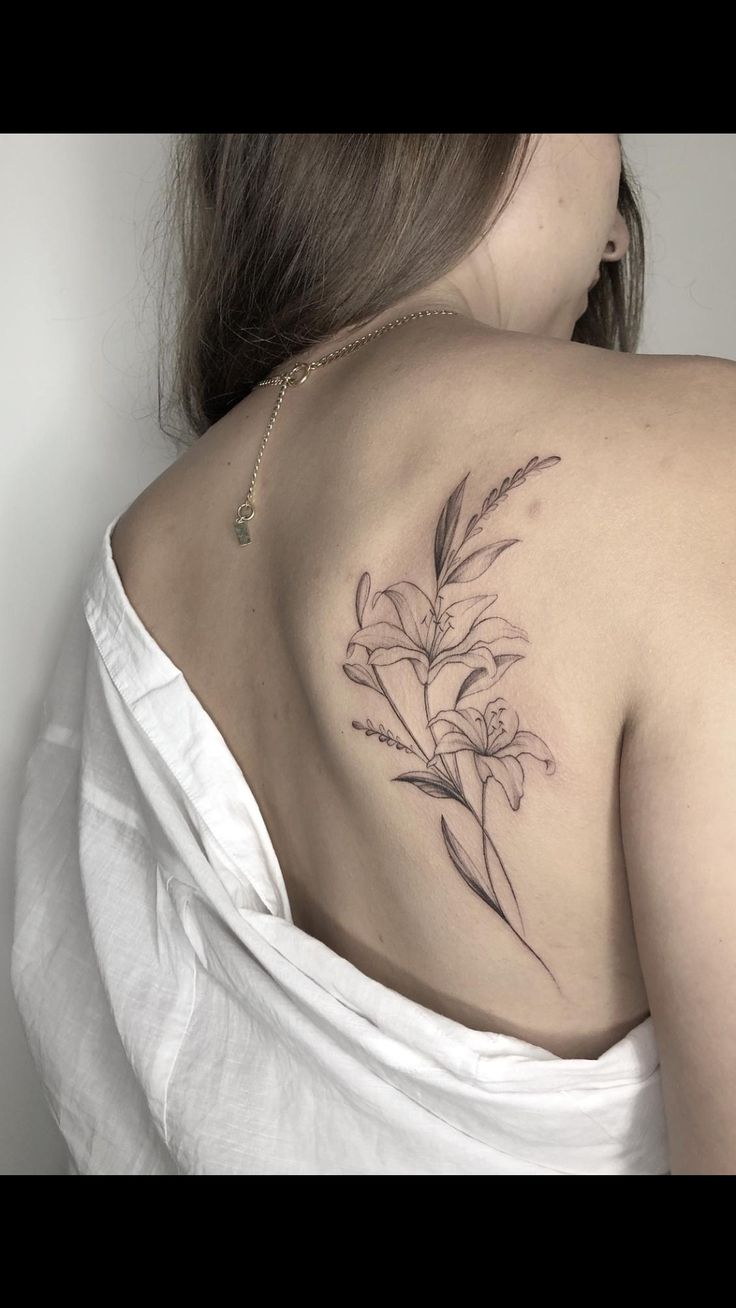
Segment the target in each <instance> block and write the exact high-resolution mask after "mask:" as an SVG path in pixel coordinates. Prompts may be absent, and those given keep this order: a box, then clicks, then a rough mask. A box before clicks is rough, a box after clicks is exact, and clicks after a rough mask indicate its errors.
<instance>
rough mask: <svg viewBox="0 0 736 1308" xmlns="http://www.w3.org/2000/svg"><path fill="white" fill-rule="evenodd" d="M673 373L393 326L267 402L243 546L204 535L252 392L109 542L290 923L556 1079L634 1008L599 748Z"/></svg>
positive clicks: (646, 364)
mask: <svg viewBox="0 0 736 1308" xmlns="http://www.w3.org/2000/svg"><path fill="white" fill-rule="evenodd" d="M321 353H322V352H321V351H319V350H316V351H314V356H315V357H319V355H320V354H321ZM688 362H694V361H686V360H683V361H680V360H678V359H677V358H676V357H664V358H657V357H649V356H643V357H632V356H625V355H619V354H614V353H612V352H609V351H604V350H597V349H592V348H589V347H587V346H578V345H574V344H571V343H569V342H560V341H553V340H545V339H542V338H535V337H528V336H526V335H521V334H516V333H505V332H495V331H490V330H485V329H482V328H479V327H477V326H475V325H473V324H469V323H466V322H464V321H461V320H459V319H454V320H444V319H433V320H427V321H426V322H424V323H422V324H417V323H414V324H411V325H409V326H406V327H402V328H400V329H399V330H397V331H392V332H389V333H386V334H384V335H383V336H382V337H380V338H378V339H376V340H374V341H372V342H369V343H368V344H367V345H366V346H364V347H362V348H361V349H360V350H358V351H356V352H355V353H354V354H353V355H352V356H349V357H347V358H343V359H340V360H338V361H336V362H334V363H331V364H330V365H328V366H327V367H325V368H324V369H320V370H319V371H318V372H317V374H315V375H314V376H313V377H310V378H309V379H308V381H307V382H306V384H305V385H304V386H301V387H298V388H294V389H292V390H289V391H288V392H287V394H286V396H285V398H284V401H283V404H282V406H281V409H280V411H279V414H278V416H277V419H276V423H275V425H274V428H273V431H272V434H271V436H270V439H269V442H268V445H267V447H266V450H265V454H264V457H263V461H262V464H261V469H260V472H259V477H258V482H257V488H256V498H255V504H256V513H255V517H254V519H253V520H252V522H251V524H250V525H251V528H252V541H251V543H250V544H249V545H246V546H242V547H241V546H239V545H238V544H237V542H236V540H235V536H234V533H233V515H234V510H235V507H236V505H237V504H238V502H239V501H240V500H241V499H242V498H243V495H244V492H245V490H246V489H247V486H248V483H249V481H250V475H251V471H252V467H253V463H254V460H255V457H256V454H257V451H258V447H259V444H260V441H261V438H262V435H263V433H264V431H265V429H266V426H267V423H268V420H269V417H270V415H271V412H272V409H273V405H274V403H275V400H276V397H277V394H278V392H277V391H276V389H275V388H261V389H257V390H255V391H254V392H253V393H252V394H251V395H250V396H249V397H248V398H247V399H246V400H245V401H244V402H243V403H242V404H240V405H238V407H237V408H236V409H235V410H234V411H233V412H231V413H230V414H228V416H227V417H226V418H225V419H224V420H222V421H221V422H220V423H218V424H216V426H215V427H213V428H212V429H210V431H209V432H208V433H207V434H206V436H205V437H203V438H202V439H201V441H199V442H198V443H197V444H196V445H195V446H194V447H193V448H192V449H191V450H190V451H188V452H187V453H186V454H185V455H184V456H182V457H181V458H180V459H179V460H177V462H176V463H175V464H174V465H172V467H171V468H170V469H168V470H167V471H166V472H165V473H164V474H162V476H161V477H159V478H158V479H157V481H155V482H154V483H153V484H152V485H151V486H150V487H148V488H147V490H146V491H144V493H143V494H142V495H141V496H140V497H139V498H138V500H136V501H135V503H134V504H133V505H132V506H131V508H130V509H129V510H128V511H127V512H126V513H125V514H124V515H123V517H122V518H121V520H120V523H119V525H118V527H117V529H116V531H115V533H114V536H113V542H112V543H113V550H114V556H115V559H116V563H117V566H118V568H119V570H120V574H121V577H122V579H123V582H124V585H125V588H126V591H127V593H128V595H129V597H130V600H131V602H132V604H133V605H134V607H135V608H136V610H137V611H138V613H139V615H140V616H141V619H142V621H143V622H144V623H145V625H146V626H147V627H148V629H149V630H150V631H151V633H152V635H153V636H154V638H155V639H156V640H157V641H158V643H159V644H160V645H161V647H162V648H163V649H164V650H165V651H166V652H167V654H168V655H169V656H170V657H171V658H172V659H173V661H174V662H175V663H176V664H177V666H178V667H179V668H181V670H182V671H183V673H184V675H185V677H186V680H187V682H188V683H189V685H190V687H191V688H192V690H193V692H194V694H195V695H196V696H197V697H198V699H200V700H201V702H202V704H203V705H204V707H205V708H206V710H207V711H208V712H209V714H210V715H211V716H212V718H213V719H214V721H215V722H216V724H217V726H218V727H219V729H220V731H221V733H222V735H223V737H224V739H225V741H226V743H227V745H228V747H229V748H230V750H231V751H232V753H233V755H234V757H235V758H236V760H237V761H238V763H239V765H240V767H241V769H242V771H243V773H244V775H245V777H246V779H247V781H248V783H249V785H250V786H251V789H252V790H253V793H254V795H255V798H256V800H257V802H258V804H259V806H260V808H261V811H262V813H263V816H264V819H265V821H266V825H267V827H268V830H269V833H270V835H271V838H272V841H273V844H274V848H275V850H276V854H277V856H278V859H279V862H280V865H281V868H282V871H283V875H284V879H285V882H286V886H287V890H288V893H289V898H290V903H291V908H292V913H293V917H294V921H295V923H296V924H297V926H299V927H301V928H302V929H303V930H304V931H306V932H309V933H310V934H311V935H313V936H316V937H317V938H319V939H320V940H322V941H323V942H324V943H326V944H327V945H329V946H330V947H331V948H332V949H334V950H335V951H336V952H337V953H339V954H341V955H343V956H344V957H346V958H347V959H349V960H350V961H351V962H352V963H354V964H355V966H357V967H358V968H360V969H361V970H362V971H364V972H366V973H367V974H369V975H370V976H372V977H374V978H375V979H377V980H379V981H381V982H383V983H384V984H385V985H387V986H390V987H392V988H394V989H395V990H398V991H400V992H402V993H403V994H405V995H408V996H409V997H411V998H412V999H415V1000H417V1001H418V1002H420V1003H422V1004H424V1005H426V1006H427V1007H429V1008H432V1009H435V1010H436V1011H438V1012H441V1013H443V1014H445V1015H446V1016H449V1017H451V1018H454V1019H456V1020H457V1021H460V1022H462V1023H464V1024H465V1025H467V1026H470V1027H473V1028H477V1029H481V1030H490V1031H498V1032H503V1033H507V1034H511V1035H515V1036H519V1037H521V1038H522V1039H525V1040H529V1041H531V1042H532V1043H534V1044H538V1045H541V1046H543V1047H544V1048H547V1049H549V1050H551V1051H552V1052H554V1053H557V1054H559V1055H561V1056H563V1057H583V1058H597V1057H598V1056H599V1055H600V1054H601V1053H602V1052H603V1051H604V1050H606V1049H607V1048H609V1047H610V1046H611V1045H612V1044H613V1043H615V1042H616V1041H617V1040H619V1039H620V1038H622V1037H623V1036H624V1035H625V1034H626V1033H627V1032H628V1031H629V1030H630V1029H631V1028H633V1027H634V1026H636V1025H637V1024H638V1023H639V1022H641V1021H642V1020H643V1019H644V1018H645V1017H646V1016H647V1014H648V1012H649V1002H648V997H647V989H646V986H645V983H644V978H643V975H642V970H641V967H640V962H639V956H638V952H637V945H636V940H635V935H634V926H633V921H632V912H631V904H630V899H629V888H628V884H627V873H626V866H625V862H624V857H623V848H622V836H621V823H620V810H619V786H620V756H621V750H622V744H623V739H624V734H625V729H626V723H627V715H628V713H629V709H630V706H631V704H632V702H634V700H635V698H636V690H637V681H636V679H637V666H638V651H639V646H640V643H641V640H642V637H643V636H644V635H645V633H646V631H647V624H648V623H649V622H653V623H656V622H657V621H658V614H657V608H658V606H666V605H667V602H668V600H667V593H666V586H665V587H664V588H662V587H660V588H659V590H657V584H658V578H659V579H661V575H662V558H663V553H662V551H664V553H665V554H666V548H667V545H666V542H667V538H668V533H669V534H671V533H672V531H673V530H674V529H673V527H672V523H671V521H670V520H669V518H668V517H667V511H665V514H664V516H665V518H666V519H667V521H665V523H664V526H663V528H662V532H660V519H659V514H660V510H661V508H662V506H663V505H664V506H667V505H668V504H669V503H670V500H668V498H667V495H666V493H665V492H663V490H662V487H663V486H664V487H665V490H666V488H667V486H668V484H670V486H671V487H674V488H675V492H674V493H676V494H679V493H680V491H679V489H678V488H680V489H681V479H680V472H679V468H680V461H681V460H682V459H685V460H687V436H686V424H684V425H683V423H682V421H681V419H680V418H679V417H677V414H678V413H680V412H681V408H678V405H680V400H681V399H682V396H683V394H684V393H685V391H686V387H684V386H683V383H682V380H681V373H682V369H683V367H685V366H686V365H687V364H688ZM279 371H281V370H279ZM670 408H671V409H672V412H673V415H674V418H673V421H674V422H675V431H674V434H672V428H671V427H669V428H668V424H667V418H668V411H669V409H670ZM678 423H679V425H678ZM668 431H669V433H670V435H669V437H668V440H663V433H666V432H668ZM673 511H674V510H673ZM662 533H663V534H662ZM660 537H661V539H662V544H661V545H660V543H659V541H660Z"/></svg>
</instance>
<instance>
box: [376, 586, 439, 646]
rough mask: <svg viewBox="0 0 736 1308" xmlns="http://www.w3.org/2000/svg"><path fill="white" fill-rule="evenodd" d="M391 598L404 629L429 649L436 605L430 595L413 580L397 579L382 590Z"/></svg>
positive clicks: (412, 639) (415, 641) (417, 642)
mask: <svg viewBox="0 0 736 1308" xmlns="http://www.w3.org/2000/svg"><path fill="white" fill-rule="evenodd" d="M382 594H384V595H386V596H387V597H388V599H390V600H391V602H392V604H393V606H394V608H395V609H396V612H397V614H398V616H399V621H400V622H401V625H402V627H403V628H404V631H405V632H406V634H407V636H408V637H409V639H410V640H411V641H413V642H414V644H415V645H419V646H420V647H421V648H423V649H426V650H429V642H430V639H431V637H432V635H433V634H434V623H435V617H434V606H433V604H432V601H431V599H430V598H429V596H428V595H425V593H424V591H423V590H422V589H421V588H420V587H419V586H415V585H414V582H413V581H397V582H395V584H394V585H393V586H386V587H385V588H384V590H383V591H382Z"/></svg>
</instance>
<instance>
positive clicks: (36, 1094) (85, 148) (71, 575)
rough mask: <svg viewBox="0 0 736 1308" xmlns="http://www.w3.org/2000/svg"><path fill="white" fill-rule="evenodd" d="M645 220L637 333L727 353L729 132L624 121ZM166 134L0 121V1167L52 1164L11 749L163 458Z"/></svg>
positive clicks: (732, 266)
mask: <svg viewBox="0 0 736 1308" xmlns="http://www.w3.org/2000/svg"><path fill="white" fill-rule="evenodd" d="M622 139H623V146H624V150H625V152H626V155H627V158H628V160H629V162H630V164H631V165H632V167H633V170H634V172H635V174H636V176H637V177H638V179H639V181H640V184H641V187H642V193H643V201H644V207H645V210H646V213H647V219H648V228H649V230H648V236H649V244H648V249H649V272H648V280H647V310H646V316H645V325H644V335H643V340H642V344H641V347H640V349H641V352H642V353H647V354H710V355H719V356H722V357H725V358H730V359H736V134H734V133H721V134H709V133H692V134H691V133H653V134H646V133H624V134H623V137H622ZM167 149H168V137H167V136H165V135H160V134H153V133H151V134H149V133H110V134H108V133H105V134H95V133H81V134H69V135H66V134H44V133H36V134H17V135H5V136H2V137H0V176H2V178H3V183H2V189H3V196H2V205H0V276H1V278H2V287H3V296H2V304H1V305H0V360H2V363H1V364H0V372H1V375H2V385H1V386H0V414H1V425H0V431H1V432H2V435H1V436H0V441H1V442H2V457H1V458H0V504H1V508H2V511H1V513H0V603H1V605H2V608H1V610H0V611H2V613H3V614H4V615H5V621H4V623H3V629H4V639H3V641H2V644H1V646H0V678H1V680H0V685H2V701H1V703H2V714H3V731H2V736H1V738H0V769H1V772H0V777H1V780H2V785H1V786H0V1173H1V1174H5V1175H7V1174H18V1175H20V1174H35V1175H39V1174H60V1173H63V1172H65V1170H66V1157H67V1155H66V1148H65V1145H64V1142H63V1139H62V1137H61V1136H60V1135H59V1132H58V1130H57V1128H56V1125H55V1123H54V1121H53V1119H52V1117H51V1115H50V1113H49V1111H48V1108H47V1107H46V1102H45V1099H44V1095H43V1090H42V1087H41V1084H40V1081H39V1079H38V1076H37V1073H36V1070H35V1066H34V1064H33V1061H32V1059H31V1056H30V1052H29V1050H28V1046H27V1044H26V1039H25V1034H24V1031H23V1028H22V1026H21V1022H20V1018H19V1015H18V1012H17V1009H16V1007H15V1002H14V999H13V995H12V992H11V988H10V943H11V935H12V907H13V866H14V848H15V835H16V823H17V813H18V807H19V803H20V795H21V786H22V779H23V768H24V766H25V761H26V758H27V756H28V754H29V752H30V749H31V746H32V744H33V740H34V738H35V735H36V732H37V730H38V724H39V722H40V710H41V703H42V699H43V694H44V688H45V685H46V683H47V681H48V678H49V677H50V675H51V670H52V667H53V663H54V659H55V656H56V651H57V647H58V644H59V642H60V640H61V636H62V631H63V626H64V621H65V618H66V615H67V613H68V611H69V606H70V605H71V604H72V603H73V602H74V601H75V599H76V596H77V592H78V587H79V586H80V584H81V577H82V572H83V570H84V568H85V567H86V564H87V560H88V558H89V555H90V553H91V551H92V549H93V548H94V546H95V544H96V542H97V540H98V539H99V537H100V535H101V533H102V531H103V529H104V527H105V525H106V524H107V522H109V520H110V519H111V518H112V517H113V516H114V515H115V514H116V513H117V512H119V510H120V509H121V508H122V507H124V506H125V505H127V504H128V503H129V502H130V501H131V500H132V499H134V498H135V496H136V495H137V494H138V493H139V492H140V491H141V490H142V489H143V487H144V486H146V485H148V484H149V482H151V481H152V480H153V479H154V477H156V476H158V474H159V472H160V471H162V469H163V468H164V467H165V466H166V465H167V464H168V463H169V462H170V461H171V459H172V457H173V453H172V447H171V446H170V444H169V443H168V442H166V440H165V438H164V437H163V436H162V434H161V433H160V432H159V430H158V427H157V425H156V417H155V415H156V409H157V400H156V356H155V333H154V321H153V315H154V310H155V303H154V301H153V300H152V298H151V295H150V271H149V265H148V264H146V271H145V272H144V270H143V263H144V259H145V255H146V251H147V250H148V249H149V248H150V247H149V242H150V237H151V227H150V222H151V217H150V216H151V213H152V211H153V208H152V207H153V206H155V203H156V200H157V197H158V194H159V190H160V184H161V179H162V175H163V173H162V170H163V165H164V160H165V156H166V151H167Z"/></svg>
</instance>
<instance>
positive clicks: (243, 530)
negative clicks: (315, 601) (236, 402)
mask: <svg viewBox="0 0 736 1308" xmlns="http://www.w3.org/2000/svg"><path fill="white" fill-rule="evenodd" d="M434 314H455V315H456V310H455V309H418V310H417V311H415V312H414V313H407V314H404V316H403V318H394V320H393V322H388V323H385V324H384V326H383V327H376V328H375V330H374V331H372V332H368V333H367V334H366V335H365V336H359V337H358V339H357V340H355V341H350V342H349V344H348V345H343V346H342V347H341V348H340V349H339V350H331V351H330V353H329V354H325V355H323V357H322V358H321V359H315V360H313V361H312V362H310V363H295V364H294V366H293V368H290V369H289V371H288V372H287V373H286V374H285V375H283V376H277V377H267V378H266V380H265V381H260V382H256V386H280V387H281V393H280V395H279V398H278V400H277V401H276V405H275V408H274V411H273V413H272V414H271V420H270V422H269V424H268V427H267V428H266V434H265V436H264V437H263V440H262V441H261V448H260V449H259V451H258V457H257V459H256V463H255V467H254V469H253V476H252V477H251V479H250V486H249V487H248V494H247V495H246V497H245V499H244V500H243V502H242V504H239V505H238V507H237V509H236V510H235V523H234V527H235V535H236V536H237V538H238V541H239V542H240V544H241V545H248V544H250V539H251V535H250V528H249V526H248V524H249V522H250V521H251V519H252V517H253V514H254V513H255V508H254V507H253V487H254V486H255V484H256V477H257V475H258V467H259V465H260V462H261V458H262V457H263V451H264V449H265V447H266V441H267V440H268V438H269V436H270V435H271V428H272V427H273V424H274V422H275V421H276V414H277V413H278V411H279V409H280V408H281V401H282V400H283V398H284V396H285V394H286V391H287V388H288V387H289V386H301V385H302V382H305V381H306V380H307V377H309V375H310V373H312V372H314V370H315V368H322V367H324V365H325V364H326V363H331V362H332V360H333V359H339V358H340V356H341V355H343V354H349V353H350V351H351V350H356V349H357V348H358V346H359V345H363V343H364V342H365V341H369V340H370V339H371V337H373V336H380V335H381V333H382V332H387V331H390V330H391V328H392V327H398V326H399V325H400V324H401V323H402V322H410V321H411V319H412V318H430V317H432V316H433V315H434Z"/></svg>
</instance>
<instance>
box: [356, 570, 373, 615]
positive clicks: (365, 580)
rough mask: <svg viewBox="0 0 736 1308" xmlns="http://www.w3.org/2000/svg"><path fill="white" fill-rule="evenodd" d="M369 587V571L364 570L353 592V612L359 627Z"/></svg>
mask: <svg viewBox="0 0 736 1308" xmlns="http://www.w3.org/2000/svg"><path fill="white" fill-rule="evenodd" d="M370 588H371V578H370V573H368V572H364V573H363V576H362V577H361V579H360V581H359V582H358V589H357V591H356V592H355V612H356V614H357V617H358V626H359V627H362V626H363V613H364V612H365V606H366V601H367V599H368V593H369V591H370Z"/></svg>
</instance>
